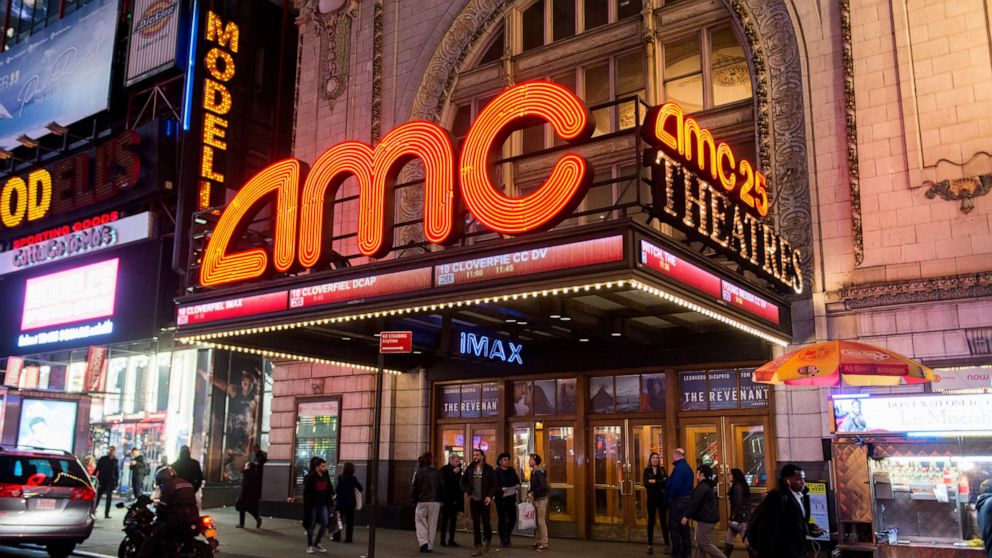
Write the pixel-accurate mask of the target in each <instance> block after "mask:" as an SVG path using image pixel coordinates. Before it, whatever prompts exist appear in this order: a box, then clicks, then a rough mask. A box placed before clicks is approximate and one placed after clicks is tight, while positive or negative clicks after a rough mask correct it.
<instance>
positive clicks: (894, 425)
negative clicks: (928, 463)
mask: <svg viewBox="0 0 992 558" xmlns="http://www.w3.org/2000/svg"><path fill="white" fill-rule="evenodd" d="M833 410H834V432H836V433H838V434H857V433H869V434H901V433H920V434H927V433H929V434H941V433H943V434H947V435H958V434H962V433H969V432H974V433H979V432H989V431H990V430H992V394H988V393H983V394H973V395H920V396H912V397H902V396H895V397H852V398H841V397H839V396H838V397H835V399H834V400H833Z"/></svg>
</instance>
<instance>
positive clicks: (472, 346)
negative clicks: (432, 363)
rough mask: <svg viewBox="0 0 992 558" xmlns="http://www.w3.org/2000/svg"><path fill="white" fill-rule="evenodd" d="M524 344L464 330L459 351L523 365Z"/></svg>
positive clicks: (468, 354) (464, 353)
mask: <svg viewBox="0 0 992 558" xmlns="http://www.w3.org/2000/svg"><path fill="white" fill-rule="evenodd" d="M523 348H524V346H523V345H522V344H518V343H514V342H513V341H506V342H505V343H504V342H503V340H502V339H498V338H496V337H489V336H488V335H478V334H475V333H466V332H464V331H463V332H462V333H461V337H460V339H459V343H458V352H459V353H461V354H463V355H465V356H470V357H478V358H485V359H489V360H495V361H499V362H505V363H506V364H520V365H523V363H524V361H523V357H522V356H521V354H520V353H521V352H522V351H523Z"/></svg>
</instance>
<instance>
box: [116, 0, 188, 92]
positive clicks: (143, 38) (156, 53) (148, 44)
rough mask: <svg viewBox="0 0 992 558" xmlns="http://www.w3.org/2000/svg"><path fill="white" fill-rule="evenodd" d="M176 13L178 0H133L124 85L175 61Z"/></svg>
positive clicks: (166, 66) (177, 16)
mask: <svg viewBox="0 0 992 558" xmlns="http://www.w3.org/2000/svg"><path fill="white" fill-rule="evenodd" d="M179 15H180V14H179V0H136V1H135V3H134V12H133V16H132V18H131V40H130V44H129V45H128V53H127V76H126V78H125V81H124V85H125V86H129V85H131V84H132V83H135V82H136V81H139V80H141V79H144V78H146V77H150V76H152V75H154V74H157V73H159V72H161V71H162V70H165V69H168V68H170V67H172V66H173V65H175V63H176V52H177V46H178V42H179Z"/></svg>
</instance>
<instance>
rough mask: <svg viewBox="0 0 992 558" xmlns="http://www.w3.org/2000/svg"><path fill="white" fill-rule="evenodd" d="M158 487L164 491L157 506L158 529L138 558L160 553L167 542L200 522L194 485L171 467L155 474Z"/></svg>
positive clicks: (156, 522)
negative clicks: (191, 525) (160, 549)
mask: <svg viewBox="0 0 992 558" xmlns="http://www.w3.org/2000/svg"><path fill="white" fill-rule="evenodd" d="M155 484H157V485H158V487H159V488H160V489H161V491H162V496H161V497H160V498H159V501H158V503H157V504H156V505H155V510H156V513H157V514H158V517H157V518H156V519H155V528H154V529H153V530H152V532H151V534H150V535H149V536H148V538H147V539H145V542H144V543H143V544H142V545H141V551H140V552H139V553H138V558H146V557H148V556H152V555H154V554H156V553H157V552H158V550H159V549H158V548H157V547H159V546H160V545H161V544H162V542H163V541H167V540H172V539H173V538H175V537H176V535H177V534H178V533H179V532H180V531H181V530H184V529H189V525H190V524H192V523H196V522H197V521H199V519H200V511H199V510H198V509H197V507H196V491H194V490H193V485H192V484H190V483H189V482H187V481H186V480H185V479H182V478H180V477H177V476H176V472H175V471H173V470H172V468H171V467H164V468H162V469H160V470H159V472H158V473H155Z"/></svg>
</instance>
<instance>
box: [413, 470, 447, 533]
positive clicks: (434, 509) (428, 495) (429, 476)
mask: <svg viewBox="0 0 992 558" xmlns="http://www.w3.org/2000/svg"><path fill="white" fill-rule="evenodd" d="M418 461H419V463H418V465H419V466H418V467H417V472H416V473H414V474H413V490H412V496H411V497H412V499H413V503H414V504H416V505H417V511H416V515H415V521H416V525H417V542H418V543H420V551H421V552H430V551H431V550H433V547H434V536H435V535H436V534H437V517H438V514H440V513H441V473H439V472H438V470H437V469H436V468H435V467H434V456H433V455H432V454H431V452H427V453H425V454H424V455H421V456H420V459H419V460H418Z"/></svg>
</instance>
